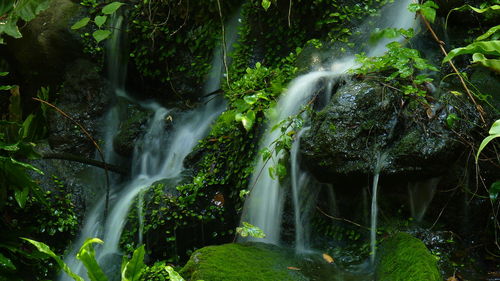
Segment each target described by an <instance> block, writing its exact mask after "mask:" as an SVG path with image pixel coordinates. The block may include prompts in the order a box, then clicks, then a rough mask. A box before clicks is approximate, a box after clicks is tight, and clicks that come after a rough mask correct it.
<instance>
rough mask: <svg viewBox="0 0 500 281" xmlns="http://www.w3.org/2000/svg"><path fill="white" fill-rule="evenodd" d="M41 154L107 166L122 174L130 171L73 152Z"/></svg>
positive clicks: (45, 156) (47, 156)
mask: <svg viewBox="0 0 500 281" xmlns="http://www.w3.org/2000/svg"><path fill="white" fill-rule="evenodd" d="M41 155H42V159H58V160H66V161H73V162H78V163H82V164H87V165H90V166H94V167H98V168H103V169H104V167H106V168H107V169H108V170H109V171H110V172H115V173H118V174H122V175H126V174H127V173H128V171H127V169H125V168H123V167H120V166H116V165H113V164H109V163H106V162H101V161H97V160H94V159H88V158H85V157H82V156H79V155H75V154H72V153H41Z"/></svg>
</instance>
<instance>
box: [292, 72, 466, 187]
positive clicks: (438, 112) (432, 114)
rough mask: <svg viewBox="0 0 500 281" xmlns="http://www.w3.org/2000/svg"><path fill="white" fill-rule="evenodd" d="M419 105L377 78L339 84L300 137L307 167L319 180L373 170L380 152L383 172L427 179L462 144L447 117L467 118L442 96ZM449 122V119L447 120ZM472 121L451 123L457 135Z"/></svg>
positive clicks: (449, 98) (442, 168)
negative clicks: (340, 85) (309, 127)
mask: <svg viewBox="0 0 500 281" xmlns="http://www.w3.org/2000/svg"><path fill="white" fill-rule="evenodd" d="M439 100H440V101H439V102H437V101H431V102H429V105H428V106H427V105H426V106H424V105H422V104H419V103H417V102H416V101H411V102H408V101H405V100H404V99H403V98H402V97H401V95H400V94H399V93H395V92H393V91H391V90H389V89H387V88H383V87H382V86H381V85H379V84H378V83H376V82H368V81H353V82H350V83H348V84H346V85H344V86H342V87H341V88H340V89H339V90H338V91H337V93H335V94H334V96H333V97H332V99H331V101H330V102H329V104H328V105H327V106H326V107H325V108H324V109H323V110H322V111H320V112H319V113H317V114H316V116H314V117H313V118H312V125H311V129H310V130H309V131H308V132H307V133H306V134H305V135H304V137H303V138H302V140H301V152H302V155H303V158H304V161H305V162H306V163H305V166H307V167H308V168H309V169H310V170H311V171H312V172H313V173H314V174H315V175H316V176H317V177H318V178H319V179H320V180H324V181H330V180H332V179H334V178H336V177H343V176H349V177H351V176H356V175H369V174H373V172H374V170H375V166H376V162H377V158H378V155H381V154H385V155H386V157H385V161H384V162H383V163H382V173H383V174H389V175H398V176H410V177H413V176H415V177H429V176H434V175H438V174H440V173H442V172H443V171H445V170H446V169H447V167H448V165H449V164H450V163H451V162H453V161H454V160H455V159H456V158H457V151H458V149H459V148H460V147H461V144H460V143H459V142H458V141H457V140H456V139H457V135H456V133H455V132H454V131H453V130H451V129H450V128H449V124H448V123H450V122H451V121H450V118H449V116H450V115H451V116H457V117H459V118H462V119H470V118H472V117H470V116H473V113H471V112H474V111H473V110H472V108H471V109H470V110H467V108H468V107H467V106H465V107H464V106H463V105H461V108H465V110H467V111H468V112H464V111H462V112H457V110H456V109H455V107H453V106H452V105H451V104H453V103H454V102H455V103H456V102H457V98H455V97H453V96H451V95H450V94H443V96H442V97H441V98H440V99H439ZM447 120H448V121H447ZM471 123H473V122H470V120H467V121H458V120H455V121H453V122H451V123H450V124H451V125H452V128H453V129H454V130H455V131H460V132H461V133H466V132H470V130H472V128H473V125H468V124H471Z"/></svg>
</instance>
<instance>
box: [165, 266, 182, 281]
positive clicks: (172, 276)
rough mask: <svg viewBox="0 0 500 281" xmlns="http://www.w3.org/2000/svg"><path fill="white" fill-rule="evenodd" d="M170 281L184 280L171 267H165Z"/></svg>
mask: <svg viewBox="0 0 500 281" xmlns="http://www.w3.org/2000/svg"><path fill="white" fill-rule="evenodd" d="M165 270H166V271H167V272H168V277H169V278H170V281H184V279H183V278H182V277H181V276H180V275H179V273H177V272H176V271H175V270H174V269H173V268H172V267H171V266H168V265H167V266H165Z"/></svg>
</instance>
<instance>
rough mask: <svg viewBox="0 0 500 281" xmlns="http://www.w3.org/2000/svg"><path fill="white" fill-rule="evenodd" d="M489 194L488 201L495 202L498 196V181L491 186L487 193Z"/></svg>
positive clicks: (499, 185)
mask: <svg viewBox="0 0 500 281" xmlns="http://www.w3.org/2000/svg"><path fill="white" fill-rule="evenodd" d="M488 192H489V193H490V199H491V200H492V201H495V200H497V199H498V195H499V194H500V181H496V182H494V183H492V184H491V187H490V190H489V191H488Z"/></svg>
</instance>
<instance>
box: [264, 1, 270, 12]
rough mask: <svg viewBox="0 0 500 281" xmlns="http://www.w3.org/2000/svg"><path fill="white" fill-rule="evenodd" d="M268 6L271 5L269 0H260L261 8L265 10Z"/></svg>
mask: <svg viewBox="0 0 500 281" xmlns="http://www.w3.org/2000/svg"><path fill="white" fill-rule="evenodd" d="M269 7H271V0H262V8H264V10H266V12H267V10H268V9H269Z"/></svg>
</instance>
